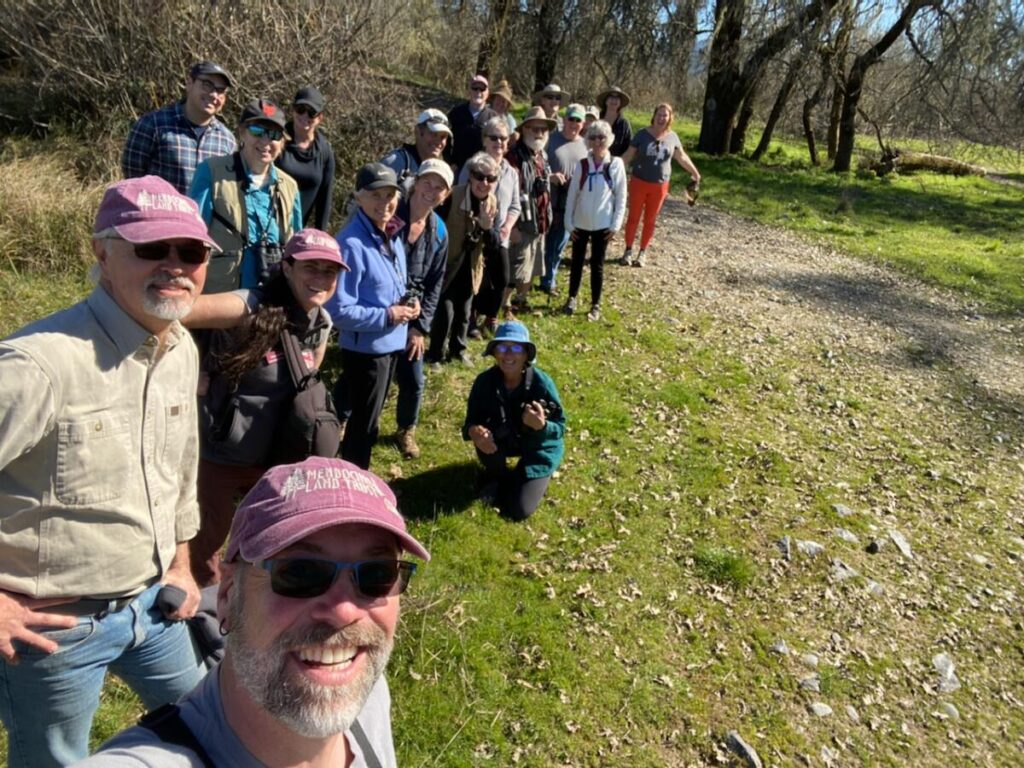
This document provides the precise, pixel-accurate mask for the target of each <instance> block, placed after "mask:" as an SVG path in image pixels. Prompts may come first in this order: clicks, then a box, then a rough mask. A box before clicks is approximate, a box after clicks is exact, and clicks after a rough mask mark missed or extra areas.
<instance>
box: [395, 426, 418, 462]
mask: <svg viewBox="0 0 1024 768" xmlns="http://www.w3.org/2000/svg"><path fill="white" fill-rule="evenodd" d="M395 442H396V443H398V450H400V451H401V452H402V456H404V457H405V458H407V459H418V458H419V457H420V447H419V446H418V445H416V427H415V426H413V427H409V428H408V429H400V430H398V433H397V434H396V435H395Z"/></svg>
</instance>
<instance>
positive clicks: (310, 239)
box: [284, 227, 349, 272]
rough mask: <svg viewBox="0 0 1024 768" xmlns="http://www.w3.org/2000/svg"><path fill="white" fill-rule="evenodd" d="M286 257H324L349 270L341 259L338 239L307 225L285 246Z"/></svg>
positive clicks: (325, 259)
mask: <svg viewBox="0 0 1024 768" xmlns="http://www.w3.org/2000/svg"><path fill="white" fill-rule="evenodd" d="M284 257H285V258H286V259H287V258H292V259H295V260H296V261H310V260H312V259H322V260H324V261H330V262H333V263H334V264H340V265H341V268H342V270H343V271H345V272H348V271H349V266H348V264H346V263H345V262H344V261H342V259H341V248H339V247H338V241H337V240H335V239H334V238H333V237H331V236H330V235H329V234H327V233H326V232H324V231H323V230H320V229H313V228H312V227H307V228H306V229H302V230H299V231H298V232H296V233H295V234H294V235H292V236H291V239H290V240H288V244H287V245H286V246H285V247H284Z"/></svg>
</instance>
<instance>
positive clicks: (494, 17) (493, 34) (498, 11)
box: [476, 0, 511, 78]
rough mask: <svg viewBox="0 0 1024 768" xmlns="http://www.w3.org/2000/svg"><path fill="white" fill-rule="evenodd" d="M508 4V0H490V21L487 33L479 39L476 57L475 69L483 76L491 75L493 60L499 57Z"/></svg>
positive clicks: (503, 37)
mask: <svg viewBox="0 0 1024 768" xmlns="http://www.w3.org/2000/svg"><path fill="white" fill-rule="evenodd" d="M510 5H511V2H510V0H491V13H490V23H489V24H488V25H487V34H486V35H484V38H483V40H481V41H480V49H479V51H478V53H477V57H476V71H477V72H478V73H479V74H481V75H483V76H484V77H488V78H489V77H490V76H491V68H492V67H493V66H494V62H496V61H498V60H499V59H500V53H501V43H502V41H503V40H504V39H505V29H506V26H507V24H508V12H509V7H510Z"/></svg>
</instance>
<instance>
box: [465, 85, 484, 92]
mask: <svg viewBox="0 0 1024 768" xmlns="http://www.w3.org/2000/svg"><path fill="white" fill-rule="evenodd" d="M469 90H471V91H476V92H477V93H483V92H484V91H486V90H487V86H486V85H473V86H470V88H469Z"/></svg>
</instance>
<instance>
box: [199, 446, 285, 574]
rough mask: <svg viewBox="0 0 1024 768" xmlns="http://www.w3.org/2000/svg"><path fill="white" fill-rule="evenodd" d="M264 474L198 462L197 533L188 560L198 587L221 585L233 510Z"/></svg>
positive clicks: (253, 470) (260, 468)
mask: <svg viewBox="0 0 1024 768" xmlns="http://www.w3.org/2000/svg"><path fill="white" fill-rule="evenodd" d="M265 471H266V467H236V466H233V465H231V464H217V463H215V462H212V461H206V460H205V459H200V460H199V482H198V489H197V495H198V496H199V532H198V533H197V534H196V537H195V538H194V539H192V541H190V542H189V559H190V560H191V563H192V576H193V577H195V580H196V582H197V583H198V584H199V586H200V588H202V587H208V586H210V585H211V584H217V583H218V582H220V549H221V547H223V546H224V541H225V540H226V539H227V537H228V533H229V532H230V531H231V521H232V520H233V519H234V517H235V507H236V506H238V502H239V501H241V500H242V497H243V496H245V494H247V493H248V492H249V490H250V489H251V488H252V487H253V486H254V485H256V481H257V480H259V479H260V477H262V476H263V473H264V472H265Z"/></svg>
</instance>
